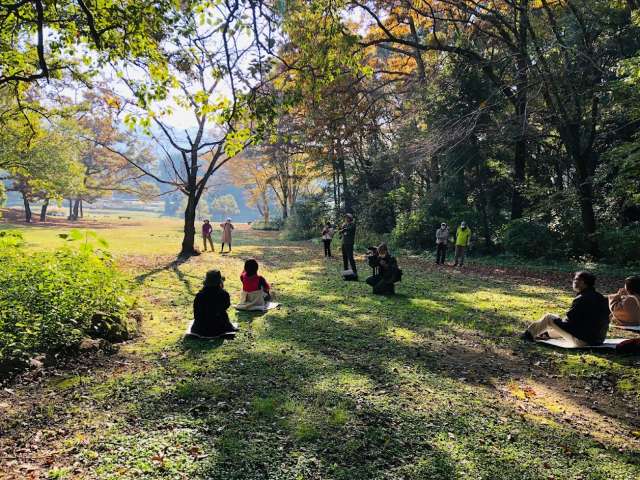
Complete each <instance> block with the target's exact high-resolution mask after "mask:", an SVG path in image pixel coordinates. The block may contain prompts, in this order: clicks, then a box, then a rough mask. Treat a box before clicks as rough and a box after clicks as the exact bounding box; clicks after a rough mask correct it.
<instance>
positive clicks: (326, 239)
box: [322, 222, 333, 257]
mask: <svg viewBox="0 0 640 480" xmlns="http://www.w3.org/2000/svg"><path fill="white" fill-rule="evenodd" d="M332 239H333V227H332V226H331V223H330V222H327V224H326V225H325V226H324V229H323V230H322V243H323V245H324V256H325V257H330V256H331V240H332Z"/></svg>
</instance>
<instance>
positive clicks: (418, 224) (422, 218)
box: [391, 210, 437, 250]
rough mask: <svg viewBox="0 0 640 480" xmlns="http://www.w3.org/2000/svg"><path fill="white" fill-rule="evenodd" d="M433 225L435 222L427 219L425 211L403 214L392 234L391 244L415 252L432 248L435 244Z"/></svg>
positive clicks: (399, 217)
mask: <svg viewBox="0 0 640 480" xmlns="http://www.w3.org/2000/svg"><path fill="white" fill-rule="evenodd" d="M432 223H433V221H432V220H430V219H429V218H428V217H427V215H426V212H425V211H424V210H418V211H416V212H411V213H401V214H400V215H398V218H397V220H396V226H395V228H394V229H393V231H392V232H391V243H392V244H393V245H394V246H396V247H406V248H410V249H413V250H423V249H426V248H431V247H432V246H433V242H434V240H433V234H432V233H431V232H435V229H434V228H433V225H432ZM436 228H437V226H436Z"/></svg>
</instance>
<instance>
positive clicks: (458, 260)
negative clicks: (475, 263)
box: [453, 222, 471, 267]
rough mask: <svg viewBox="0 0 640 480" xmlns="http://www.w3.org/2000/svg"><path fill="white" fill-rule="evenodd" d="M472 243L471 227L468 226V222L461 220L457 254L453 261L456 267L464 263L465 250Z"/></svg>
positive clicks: (457, 238) (457, 237)
mask: <svg viewBox="0 0 640 480" xmlns="http://www.w3.org/2000/svg"><path fill="white" fill-rule="evenodd" d="M470 243H471V229H470V228H469V227H467V222H461V223H460V226H459V227H458V231H457V232H456V256H455V260H454V263H453V266H454V267H457V266H458V265H460V266H461V267H462V266H463V265H464V254H465V250H466V249H467V247H468V246H469V244H470Z"/></svg>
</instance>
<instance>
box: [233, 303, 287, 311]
mask: <svg viewBox="0 0 640 480" xmlns="http://www.w3.org/2000/svg"><path fill="white" fill-rule="evenodd" d="M279 306H280V304H279V303H278V302H267V303H265V304H264V306H262V305H256V306H254V307H249V308H238V306H237V305H236V306H235V308H236V309H237V310H244V311H252V312H266V311H267V310H272V309H274V308H278V307H279Z"/></svg>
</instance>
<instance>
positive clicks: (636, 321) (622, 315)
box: [609, 275, 640, 327]
mask: <svg viewBox="0 0 640 480" xmlns="http://www.w3.org/2000/svg"><path fill="white" fill-rule="evenodd" d="M609 309H610V310H611V316H610V317H609V320H611V323H613V324H615V325H620V326H623V327H638V326H640V275H633V276H631V277H628V278H627V279H625V281H624V288H621V289H620V290H618V293H614V294H613V295H609Z"/></svg>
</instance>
